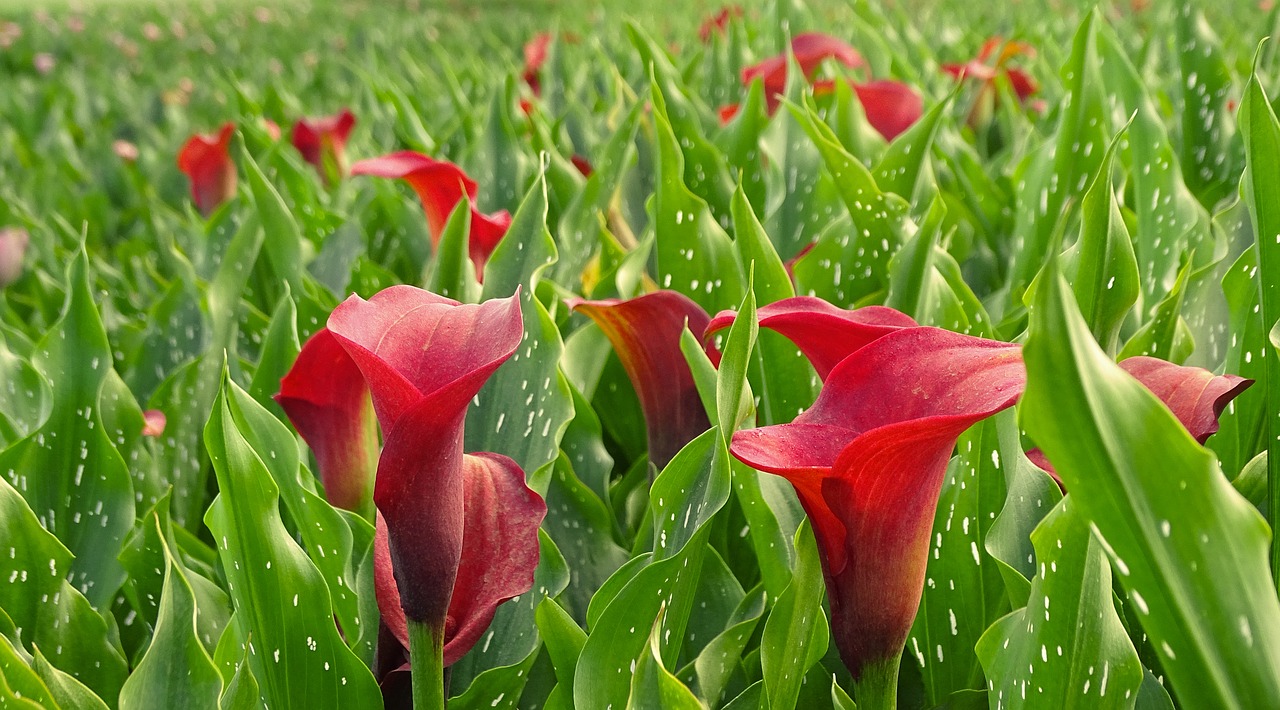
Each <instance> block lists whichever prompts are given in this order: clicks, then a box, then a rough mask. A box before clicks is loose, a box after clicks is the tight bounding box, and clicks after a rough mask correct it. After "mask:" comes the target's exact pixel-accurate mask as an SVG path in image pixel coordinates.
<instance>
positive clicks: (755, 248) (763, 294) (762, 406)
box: [732, 186, 817, 593]
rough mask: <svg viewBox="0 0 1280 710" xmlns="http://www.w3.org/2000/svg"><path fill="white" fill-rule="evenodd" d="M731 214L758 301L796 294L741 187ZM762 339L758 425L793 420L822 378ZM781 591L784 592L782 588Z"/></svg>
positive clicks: (782, 345) (754, 374) (753, 380)
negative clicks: (818, 380)
mask: <svg viewBox="0 0 1280 710" xmlns="http://www.w3.org/2000/svg"><path fill="white" fill-rule="evenodd" d="M732 214H733V227H734V233H733V236H734V239H733V245H734V246H735V247H737V249H738V259H739V263H740V264H741V265H742V271H743V273H754V276H753V279H752V289H753V292H754V294H755V298H756V299H757V300H758V301H759V303H761V304H768V303H773V302H775V301H781V300H782V299H784V298H790V297H792V296H794V295H796V294H795V289H793V288H792V286H791V275H790V274H788V273H787V269H786V267H785V266H783V264H782V259H780V258H779V257H778V252H777V251H775V250H774V248H773V243H772V242H770V241H769V235H767V234H765V231H764V227H763V226H762V225H761V224H760V220H758V219H757V218H756V215H755V213H754V212H753V210H752V203H749V202H748V201H747V195H746V193H745V192H744V191H743V189H742V187H741V186H740V187H739V189H738V190H737V191H736V192H734V194H733V205H732ZM753 270H754V271H753ZM757 338H758V339H757V341H756V347H755V349H754V351H753V352H752V356H751V363H750V368H749V370H748V372H747V377H748V380H749V381H750V384H751V391H752V392H754V393H755V394H756V396H757V397H758V398H759V402H757V403H756V419H757V422H756V423H757V424H761V425H764V424H782V423H785V422H789V421H791V420H792V419H794V418H795V416H796V415H797V414H799V413H800V412H801V411H802V410H803V409H804V408H806V407H808V406H809V405H811V404H813V400H814V398H815V397H816V396H817V387H816V383H817V375H816V373H814V371H813V368H812V367H811V366H810V365H809V361H808V360H807V359H805V358H804V357H802V356H800V350H799V348H797V347H796V346H795V344H794V343H792V342H791V341H790V340H787V339H786V338H785V337H783V336H782V335H780V334H778V333H775V332H773V331H769V330H766V331H765V332H763V333H760V332H758V330H757ZM766 363H768V364H767V365H766ZM771 591H773V590H771ZM776 591H777V592H779V593H780V592H781V591H782V590H781V589H778V590H776Z"/></svg>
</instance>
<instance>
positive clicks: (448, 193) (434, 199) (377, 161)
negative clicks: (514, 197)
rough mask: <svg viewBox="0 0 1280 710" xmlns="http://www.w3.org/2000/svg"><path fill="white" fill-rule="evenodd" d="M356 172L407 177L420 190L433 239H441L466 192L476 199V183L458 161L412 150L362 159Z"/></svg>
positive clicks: (352, 169)
mask: <svg viewBox="0 0 1280 710" xmlns="http://www.w3.org/2000/svg"><path fill="white" fill-rule="evenodd" d="M351 174H352V175H373V176H376V177H385V178H403V179H404V180H406V181H408V183H409V185H410V186H411V187H413V190H414V192H416V193H418V199H420V200H422V210H423V211H424V212H425V213H426V215H427V226H428V227H430V229H431V240H432V243H433V244H434V243H438V242H439V241H440V232H441V231H442V230H443V229H444V223H445V221H446V220H448V219H449V213H450V212H453V208H454V207H455V206H456V205H457V204H458V201H459V200H461V199H462V197H463V195H466V196H467V197H469V198H470V199H471V201H472V202H474V201H475V199H476V183H475V181H474V180H472V179H471V178H469V177H467V174H466V173H464V172H463V171H462V168H459V167H458V166H457V165H454V164H453V163H450V162H448V161H444V160H435V159H433V158H429V157H427V156H425V155H423V154H421V153H415V152H413V151H411V150H406V151H401V152H399V153H392V154H390V155H384V156H382V157H381V158H370V159H368V160H361V161H359V162H357V163H356V164H355V165H352V166H351Z"/></svg>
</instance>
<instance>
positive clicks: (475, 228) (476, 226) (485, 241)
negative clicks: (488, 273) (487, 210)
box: [467, 205, 511, 282]
mask: <svg viewBox="0 0 1280 710" xmlns="http://www.w3.org/2000/svg"><path fill="white" fill-rule="evenodd" d="M510 226H511V213H510V212H508V211H506V210H502V211H501V212H495V213H493V214H484V213H483V212H481V211H480V210H477V209H476V208H475V206H474V205H473V206H472V207H471V232H470V233H469V236H468V238H467V239H468V241H467V255H468V256H470V257H471V263H472V264H474V265H475V267H476V280H477V281H480V282H483V281H484V265H485V264H487V263H488V262H489V257H490V255H492V254H493V250H494V249H496V248H498V242H501V241H502V238H503V237H505V236H506V235H507V229H508V228H509V227H510Z"/></svg>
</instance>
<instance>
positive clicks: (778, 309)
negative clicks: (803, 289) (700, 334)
mask: <svg viewBox="0 0 1280 710" xmlns="http://www.w3.org/2000/svg"><path fill="white" fill-rule="evenodd" d="M736 315H737V314H736V313H734V312H733V311H724V312H723V313H719V314H717V315H716V317H715V318H713V319H712V320H711V322H710V323H709V324H708V325H707V329H706V336H709V335H711V334H712V333H715V332H716V331H719V330H721V329H723V328H727V327H729V325H730V324H732V323H733V319H734V317H735V316H736ZM756 317H757V318H758V319H759V322H760V327H761V328H769V329H770V330H774V331H777V332H778V333H781V334H782V335H783V336H785V337H786V338H788V339H789V340H791V342H793V343H795V344H796V347H798V348H800V350H801V351H802V352H804V354H805V357H808V358H809V361H810V362H812V363H813V367H814V369H815V370H817V371H818V376H819V377H821V378H822V379H824V380H825V379H827V375H828V374H829V373H830V372H831V370H832V368H834V367H835V366H836V365H837V364H838V363H839V362H840V361H841V360H843V359H845V358H846V357H848V356H849V355H851V354H852V353H854V352H856V351H857V350H859V349H860V348H862V347H865V346H866V345H867V344H869V343H871V342H874V341H875V340H877V339H879V338H881V337H883V336H885V335H887V334H889V333H892V332H894V331H895V330H901V329H902V328H909V327H912V326H915V325H917V323H916V322H915V321H914V320H912V319H911V316H908V315H907V314H905V313H902V312H900V311H896V310H894V309H892V308H887V307H885V306H866V307H864V308H858V309H855V310H848V311H847V310H845V309H843V308H839V307H836V306H833V305H831V304H830V303H827V302H826V301H824V300H822V299H820V298H813V297H812V296H795V297H793V298H786V299H783V300H781V301H777V302H775V303H770V304H768V305H765V306H761V307H760V309H759V310H758V311H756ZM704 337H705V336H704Z"/></svg>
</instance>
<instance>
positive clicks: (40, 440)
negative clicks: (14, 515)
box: [0, 249, 134, 608]
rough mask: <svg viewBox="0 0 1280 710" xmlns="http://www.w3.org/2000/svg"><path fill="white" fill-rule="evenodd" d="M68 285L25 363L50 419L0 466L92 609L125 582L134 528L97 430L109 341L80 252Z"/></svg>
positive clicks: (125, 485)
mask: <svg viewBox="0 0 1280 710" xmlns="http://www.w3.org/2000/svg"><path fill="white" fill-rule="evenodd" d="M67 284H68V288H67V299H66V303H65V305H64V306H63V311H62V315H61V317H60V318H59V319H58V322H57V323H56V324H55V325H54V326H53V328H52V329H51V330H50V331H49V332H48V333H47V334H45V336H44V337H43V338H41V339H40V341H39V342H38V343H37V344H36V350H35V352H34V353H33V355H32V365H33V366H34V367H35V368H36V370H37V371H39V373H40V375H41V376H42V377H43V378H44V379H45V380H46V381H48V382H50V383H52V384H53V385H54V386H53V387H52V388H51V393H52V398H51V407H50V410H49V417H48V419H46V420H45V421H44V422H43V423H42V424H41V425H40V428H39V429H37V430H36V431H35V432H33V433H32V434H30V435H28V436H27V437H26V438H24V439H22V440H21V441H19V442H17V443H16V444H14V445H13V446H10V447H9V448H8V449H5V450H4V451H3V452H0V471H3V472H4V475H5V477H6V478H7V479H8V481H9V483H10V484H12V485H13V486H14V488H16V489H17V490H18V491H19V492H21V493H22V495H23V497H24V498H26V499H27V502H28V503H30V505H31V509H32V510H33V511H36V515H37V516H38V517H39V519H40V524H41V525H43V526H44V527H45V528H46V529H47V530H49V531H51V532H52V533H53V534H54V535H56V536H57V537H58V539H59V540H61V541H62V543H63V544H64V545H66V546H67V549H68V550H70V552H71V554H72V555H74V556H75V560H74V561H73V562H71V565H70V569H69V570H63V571H62V574H68V579H69V580H70V581H71V583H72V584H73V585H74V586H75V587H76V588H77V589H79V590H80V592H81V593H83V594H84V595H85V596H86V597H87V598H88V599H89V601H90V603H92V604H93V605H94V606H95V607H97V608H106V607H107V606H108V605H109V604H110V603H111V601H112V600H113V599H114V597H115V594H116V590H118V589H119V588H120V585H121V583H122V582H123V581H124V570H123V569H122V568H121V567H120V563H119V562H118V561H117V560H116V556H117V555H118V554H119V553H120V547H121V545H122V543H123V540H124V536H125V535H127V534H128V533H129V530H130V529H131V528H132V527H133V517H134V499H133V481H132V478H131V477H130V475H129V470H128V468H127V467H126V465H125V462H124V459H123V458H121V456H120V453H119V452H118V451H117V450H116V448H115V446H114V445H113V442H112V441H111V439H110V438H109V436H108V433H107V432H106V430H105V427H104V426H103V419H102V414H101V411H100V407H99V401H100V400H101V399H102V391H103V387H104V384H105V382H106V381H107V377H108V373H109V372H110V371H111V363H112V357H111V347H110V344H109V343H108V342H107V333H106V330H105V329H104V327H103V324H102V319H101V317H100V316H99V314H98V310H97V308H96V307H95V306H94V297H93V291H92V288H91V287H90V283H89V259H88V256H87V254H86V253H85V252H84V251H83V249H82V250H81V251H80V252H79V253H78V254H77V255H76V256H75V257H74V258H73V259H72V262H71V265H70V267H69V268H68V270H67ZM45 566H48V565H47V564H46V565H45Z"/></svg>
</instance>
